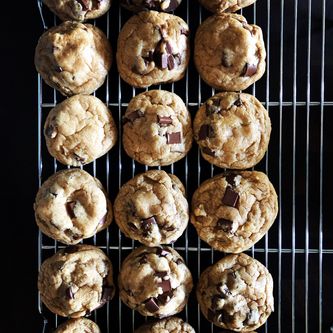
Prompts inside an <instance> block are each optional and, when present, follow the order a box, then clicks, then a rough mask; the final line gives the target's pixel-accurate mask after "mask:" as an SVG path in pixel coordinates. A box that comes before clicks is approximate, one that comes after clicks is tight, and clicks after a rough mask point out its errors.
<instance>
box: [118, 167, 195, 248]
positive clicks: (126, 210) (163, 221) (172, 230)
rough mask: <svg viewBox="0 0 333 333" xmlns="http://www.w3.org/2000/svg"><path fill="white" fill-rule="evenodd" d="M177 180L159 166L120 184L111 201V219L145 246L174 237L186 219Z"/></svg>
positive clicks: (184, 205)
mask: <svg viewBox="0 0 333 333" xmlns="http://www.w3.org/2000/svg"><path fill="white" fill-rule="evenodd" d="M184 194H185V189H184V186H183V184H182V183H181V181H180V180H179V179H178V178H177V177H176V176H174V175H172V174H167V173H166V172H165V171H162V170H150V171H147V172H145V173H143V174H139V175H137V176H135V177H134V178H133V179H131V180H130V181H128V182H127V183H126V184H124V185H123V186H122V187H121V188H120V190H119V193H118V195H117V198H116V200H115V203H114V214H115V220H116V222H117V224H118V226H119V229H120V230H121V231H122V232H123V233H124V234H125V235H126V236H127V237H130V238H132V239H134V240H138V241H139V242H141V243H143V244H144V245H146V246H157V245H160V244H168V243H172V242H174V241H176V240H177V239H178V238H179V237H180V236H181V235H182V234H183V232H184V230H185V228H186V227H187V224H188V220H189V213H188V203H187V200H186V198H185V196H184Z"/></svg>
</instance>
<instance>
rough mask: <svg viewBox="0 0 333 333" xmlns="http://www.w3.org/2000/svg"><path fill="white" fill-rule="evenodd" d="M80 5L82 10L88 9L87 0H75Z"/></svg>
mask: <svg viewBox="0 0 333 333" xmlns="http://www.w3.org/2000/svg"><path fill="white" fill-rule="evenodd" d="M76 1H77V2H79V3H80V4H81V6H82V9H83V10H89V0H76Z"/></svg>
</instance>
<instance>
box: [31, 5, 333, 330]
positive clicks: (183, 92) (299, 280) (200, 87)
mask: <svg viewBox="0 0 333 333" xmlns="http://www.w3.org/2000/svg"><path fill="white" fill-rule="evenodd" d="M37 4H38V6H39V9H40V13H41V19H42V24H43V27H44V29H46V28H47V27H51V26H53V25H56V24H59V23H60V22H59V21H58V20H57V18H56V17H55V16H53V15H51V13H50V12H49V10H48V9H47V8H45V7H43V5H42V4H41V1H39V0H38V1H37ZM328 6H329V4H328V3H326V1H325V0H321V1H319V0H318V1H314V2H313V3H312V1H311V0H307V1H305V0H302V1H298V0H288V1H284V0H258V2H257V3H256V4H254V5H253V6H250V7H248V8H246V9H244V10H243V11H242V14H243V15H244V16H245V17H246V18H247V20H248V21H249V23H256V24H258V25H259V26H261V28H262V30H263V34H264V38H265V43H266V49H267V69H266V74H265V76H264V77H263V78H262V79H261V80H259V81H258V82H257V83H256V84H255V85H253V86H252V87H250V88H249V89H248V92H249V93H252V94H254V95H256V96H257V98H259V100H260V101H261V102H262V103H263V105H264V106H265V107H266V108H267V109H268V111H269V114H270V117H271V120H272V135H271V141H270V145H269V150H268V152H267V154H266V155H265V157H264V159H263V160H262V161H261V162H260V163H259V164H258V165H257V166H256V167H255V169H256V170H261V171H263V172H265V173H266V174H267V175H268V176H269V178H270V180H271V181H272V183H273V184H274V186H275V188H276V191H277V193H278V196H279V207H280V208H279V209H280V210H279V215H278V217H277V219H276V221H275V223H274V225H273V227H272V228H271V229H270V231H269V233H268V234H267V235H266V236H265V237H264V238H263V239H262V240H261V241H259V242H258V243H257V244H256V245H255V246H254V247H253V248H252V249H250V250H249V251H247V252H248V254H250V255H252V256H253V257H255V258H257V259H258V260H260V261H261V262H262V263H263V264H264V265H266V267H267V268H268V269H269V270H270V272H271V274H272V276H273V279H274V297H275V312H274V313H273V314H272V315H271V316H270V317H269V319H268V321H267V323H266V324H265V325H264V326H263V327H261V328H260V329H258V330H257V332H266V333H267V332H270V333H272V332H279V333H281V332H292V333H294V332H306V333H308V332H314V333H317V332H318V333H321V332H331V331H333V328H332V327H331V325H332V324H333V315H332V314H333V310H332V309H333V300H332V295H333V292H332V287H331V286H332V285H333V274H332V263H333V228H332V223H329V221H328V217H329V216H331V217H332V204H330V202H329V195H328V193H327V186H325V185H326V184H327V183H328V182H329V181H330V180H331V179H332V178H331V177H330V173H329V169H328V162H327V158H328V153H327V150H326V147H327V146H328V141H329V139H328V138H329V131H330V127H331V126H330V125H329V122H328V123H327V122H326V121H325V118H326V117H328V115H329V114H331V113H332V112H333V94H332V92H327V91H328V89H327V90H326V92H325V86H327V85H329V84H330V83H331V84H332V78H330V77H329V75H327V72H328V73H329V72H331V74H332V60H331V58H333V57H332V56H333V54H332V53H330V54H329V51H330V52H331V51H332V49H331V48H328V47H327V46H328V45H329V44H327V46H326V39H327V35H328V34H329V29H328V27H327V26H328V23H329V22H330V24H331V22H332V21H328V19H326V20H325V17H327V14H328V13H327V11H328V10H327V8H328ZM175 14H176V15H178V16H181V17H182V18H183V19H184V20H185V21H186V22H187V23H188V25H189V27H190V30H191V46H192V50H193V39H194V34H195V31H196V29H197V27H198V26H199V24H200V22H202V20H204V19H205V18H206V17H208V15H210V14H209V13H208V12H206V11H205V10H204V9H202V8H201V6H199V4H198V2H197V1H196V0H183V2H182V4H181V6H180V7H179V8H178V9H177V10H176V12H175ZM131 15H132V14H131V13H129V12H127V11H126V10H124V9H121V8H120V7H119V4H118V2H116V1H114V2H113V4H112V7H111V10H110V12H109V13H108V14H107V15H105V16H103V17H101V18H99V19H97V20H95V21H92V23H93V24H95V25H97V26H98V27H100V28H101V29H102V30H103V31H104V32H105V33H106V35H107V37H108V38H109V39H110V41H111V44H112V47H113V51H114V52H113V54H115V49H116V41H117V36H118V33H119V31H120V29H121V27H122V25H123V24H124V22H126V20H127V19H128V18H129V17H130V16H131ZM42 32H43V31H42V29H41V31H40V34H41V33H42ZM327 50H328V51H327ZM325 64H328V65H326V67H325ZM331 87H332V85H331ZM153 88H155V89H156V88H157V89H165V90H169V91H172V92H175V93H177V94H178V95H179V96H181V97H182V99H183V100H184V102H185V103H186V105H187V106H188V108H189V110H190V112H191V115H192V117H194V115H195V112H196V111H197V109H198V107H199V106H200V105H201V104H202V103H203V102H205V100H206V99H208V98H209V97H210V96H212V95H213V94H214V93H215V91H214V89H211V88H210V87H208V86H207V85H206V84H205V83H204V82H203V81H201V80H200V77H199V75H198V73H197V72H196V70H195V68H194V65H193V61H192V60H191V62H190V66H189V69H188V71H187V73H186V76H185V78H184V79H183V80H181V81H179V82H176V83H174V84H166V85H162V86H157V87H151V89H153ZM142 91H143V90H142V89H134V88H132V87H130V86H129V85H127V84H126V83H124V82H123V81H122V80H121V79H120V77H119V75H118V73H117V70H116V64H115V61H114V63H113V65H112V69H111V71H110V73H109V76H108V78H107V80H106V82H105V84H104V85H103V86H102V87H101V88H100V89H98V91H97V92H96V96H97V97H99V98H100V99H102V100H103V101H104V102H105V103H106V104H107V105H108V106H109V108H110V110H111V111H112V114H113V117H114V118H115V120H116V122H117V126H118V129H119V139H118V144H117V145H116V146H115V147H114V148H113V149H112V150H111V151H110V152H109V153H108V154H107V155H105V156H103V157H101V158H99V159H98V160H97V161H95V162H93V163H91V164H89V165H87V166H84V169H85V170H86V171H88V172H90V173H91V174H92V175H94V176H96V177H97V178H99V179H100V180H101V181H102V183H103V184H104V186H105V188H106V189H107V191H108V193H109V196H110V198H111V200H112V201H114V198H115V196H116V194H117V192H118V189H119V187H120V186H121V185H122V184H123V183H125V182H126V181H128V180H129V179H130V178H132V177H133V176H134V175H135V174H137V173H140V172H143V171H145V170H148V167H146V166H143V165H140V164H138V163H136V162H135V161H133V160H131V159H130V158H129V157H128V156H127V155H126V154H125V152H124V150H123V148H122V142H121V135H122V127H121V117H122V114H124V112H125V110H126V107H127V105H128V103H129V101H130V99H131V98H132V97H133V96H135V95H137V94H138V93H140V92H142ZM37 94H38V182H39V186H40V185H41V184H42V182H43V181H45V180H46V179H47V178H48V177H49V176H50V175H51V174H52V173H54V172H56V171H57V170H60V169H63V168H64V166H62V165H61V164H60V163H57V161H56V160H54V159H53V158H52V157H51V156H50V155H49V154H48V152H47V149H46V147H45V141H44V137H43V125H44V121H45V118H46V116H47V114H48V112H49V111H50V109H51V108H52V107H54V106H55V105H56V104H57V103H59V102H60V101H62V100H63V97H62V96H61V95H60V94H59V93H57V92H56V91H55V90H53V89H51V88H50V87H48V86H47V85H45V84H44V82H43V81H42V79H41V78H40V76H38V91H37ZM329 98H330V100H329ZM163 170H165V171H167V172H171V173H175V174H176V175H177V176H178V177H179V178H180V179H181V180H182V181H183V183H184V185H185V187H186V189H187V195H188V199H189V200H190V199H191V195H192V193H193V192H194V190H195V189H196V188H197V187H198V186H199V185H200V183H201V182H202V181H204V180H206V179H208V178H210V177H212V176H213V175H216V174H218V173H220V172H222V171H224V170H221V169H219V168H216V167H214V166H213V165H210V164H209V163H208V162H206V161H204V160H203V159H202V158H201V157H200V153H199V151H198V147H197V145H196V144H194V145H193V148H192V149H191V151H190V153H189V154H188V155H187V156H186V157H185V158H184V159H183V160H181V161H179V162H177V163H175V164H173V165H171V166H167V167H163ZM331 183H332V182H331ZM84 242H85V243H89V244H94V245H96V246H98V247H100V248H101V249H103V250H104V251H105V252H106V253H107V254H108V255H109V257H110V258H111V260H112V263H113V265H114V270H115V273H114V278H115V281H117V274H118V272H119V268H120V265H121V262H122V260H123V259H124V258H125V257H126V256H127V255H128V254H129V253H130V252H131V250H132V249H133V248H134V247H135V246H138V245H139V244H138V243H137V242H134V241H132V240H130V239H128V238H126V237H124V236H123V235H122V234H121V233H120V231H119V229H118V228H117V227H116V224H115V223H114V222H113V223H112V225H111V226H110V227H109V229H108V230H106V231H102V232H100V233H98V234H97V235H96V236H95V237H93V238H91V239H88V240H85V241H84ZM173 246H174V248H175V249H176V250H177V251H178V252H179V253H180V254H181V255H182V256H183V257H184V258H185V260H186V262H187V264H188V266H189V268H190V270H191V272H192V275H193V278H194V282H195V283H196V282H197V280H198V277H199V275H200V272H202V271H203V270H204V269H205V268H206V267H207V266H209V265H211V264H212V263H213V262H216V261H217V260H218V259H220V258H221V257H222V256H223V254H221V253H219V252H216V251H213V250H212V249H211V248H210V247H209V246H208V245H207V244H205V243H204V242H202V241H200V239H199V238H198V237H197V234H196V232H195V230H194V228H193V227H192V226H191V225H189V227H188V228H187V230H186V231H185V233H184V235H183V236H182V237H181V238H180V239H179V240H177V242H176V243H175V244H173ZM61 247H63V246H62V244H59V243H57V242H56V241H53V240H51V239H49V238H48V237H46V236H44V235H42V234H41V233H40V232H39V237H38V265H40V264H41V262H42V261H43V260H45V259H46V258H47V257H49V256H51V255H53V254H54V253H55V252H56V251H57V250H58V249H60V248H61ZM38 304H39V309H38V310H39V312H40V314H41V315H42V316H43V318H45V320H44V328H43V331H46V330H48V331H52V329H53V328H54V327H56V326H57V325H58V324H59V323H60V322H62V321H63V320H64V319H63V318H61V317H58V316H56V315H53V314H52V313H51V312H49V311H48V310H47V308H46V307H45V306H44V305H43V304H42V303H41V300H40V297H39V295H38ZM179 316H181V317H183V319H185V320H186V321H188V322H189V323H190V324H191V325H192V326H193V327H194V328H195V330H196V332H205V333H206V332H218V331H220V330H219V329H218V328H216V327H213V325H211V324H210V323H209V322H207V321H206V319H205V318H204V317H203V316H202V315H201V313H200V309H199V307H198V304H197V302H196V298H195V292H194V291H193V292H192V294H191V296H190V299H189V303H188V305H187V306H186V308H185V310H184V311H183V312H182V313H181V314H179ZM91 319H92V320H94V321H96V322H97V323H98V325H99V326H100V327H101V328H102V331H103V332H132V331H133V330H134V329H135V328H137V327H138V326H140V325H141V324H142V323H143V322H144V321H145V318H144V317H142V316H141V315H139V314H138V313H136V312H134V311H132V310H130V309H129V308H127V307H126V306H125V305H123V304H122V303H121V301H120V299H119V297H118V295H117V294H116V296H115V298H114V299H113V300H112V301H111V302H109V303H108V304H107V305H105V306H104V307H102V308H100V309H98V310H97V311H94V313H93V314H92V315H91ZM46 323H47V324H46ZM41 330H42V328H41Z"/></svg>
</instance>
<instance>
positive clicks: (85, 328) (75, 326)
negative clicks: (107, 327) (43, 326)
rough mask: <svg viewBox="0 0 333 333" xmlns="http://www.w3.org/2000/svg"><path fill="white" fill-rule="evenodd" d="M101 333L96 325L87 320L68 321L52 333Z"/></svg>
mask: <svg viewBox="0 0 333 333" xmlns="http://www.w3.org/2000/svg"><path fill="white" fill-rule="evenodd" d="M77 332H89V333H101V331H100V329H99V327H98V326H97V324H95V323H94V322H93V321H91V320H89V319H87V318H76V319H70V320H67V321H66V322H64V323H63V324H61V325H59V326H58V328H57V329H56V330H55V331H54V332H53V333H77Z"/></svg>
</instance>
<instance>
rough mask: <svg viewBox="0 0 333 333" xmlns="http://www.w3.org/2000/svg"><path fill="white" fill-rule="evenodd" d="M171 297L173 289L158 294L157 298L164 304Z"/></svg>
mask: <svg viewBox="0 0 333 333" xmlns="http://www.w3.org/2000/svg"><path fill="white" fill-rule="evenodd" d="M172 297H173V290H170V291H168V292H165V293H163V294H161V295H158V296H157V299H158V301H159V303H160V304H162V305H165V304H166V303H168V302H169V301H170V300H171V298H172Z"/></svg>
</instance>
